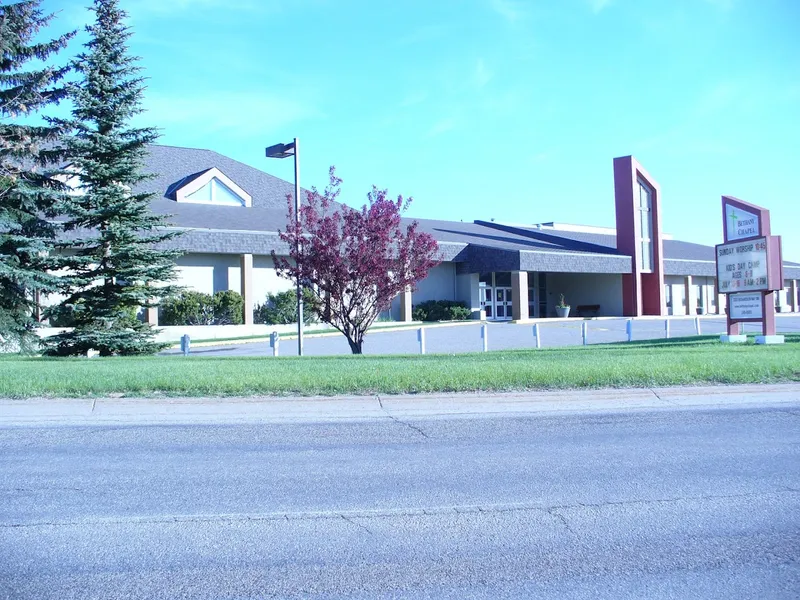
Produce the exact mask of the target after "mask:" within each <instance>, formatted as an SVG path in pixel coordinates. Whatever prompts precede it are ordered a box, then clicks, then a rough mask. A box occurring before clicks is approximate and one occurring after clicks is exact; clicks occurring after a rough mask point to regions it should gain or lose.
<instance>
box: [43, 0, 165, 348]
mask: <svg viewBox="0 0 800 600" xmlns="http://www.w3.org/2000/svg"><path fill="white" fill-rule="evenodd" d="M93 10H94V13H95V15H96V22H95V24H94V25H91V26H89V27H87V31H88V32H89V34H90V36H91V37H90V40H89V42H88V43H87V44H86V46H85V47H86V50H85V52H83V53H82V54H80V55H78V57H77V60H76V63H75V68H76V70H77V71H78V72H79V74H80V75H81V80H80V81H79V82H78V83H77V84H76V85H75V86H74V87H73V93H72V94H71V96H72V100H73V103H74V109H73V112H72V119H71V120H70V121H69V123H68V125H69V126H70V127H71V128H72V130H73V131H74V135H73V136H72V137H71V138H70V139H69V141H68V144H67V145H68V149H69V160H70V162H71V170H72V171H73V172H74V174H75V176H76V177H77V179H78V181H79V185H78V189H77V190H76V192H77V193H76V194H74V195H72V196H70V198H69V200H68V201H67V203H66V209H65V211H64V213H65V216H66V217H67V222H66V224H65V230H66V231H68V232H70V234H69V235H70V236H71V237H72V239H71V240H70V241H69V242H68V244H66V245H65V249H67V250H68V252H65V253H64V255H65V256H64V260H63V266H64V267H65V268H66V269H68V270H69V272H70V273H71V276H70V279H71V283H72V285H73V291H72V293H71V295H69V297H68V298H66V300H65V301H64V306H66V307H69V308H71V309H72V318H73V321H74V325H75V327H74V329H73V330H72V331H70V332H66V333H63V334H60V335H57V336H53V337H51V338H48V340H47V342H48V344H49V349H48V354H52V355H78V354H84V353H86V351H87V350H89V349H90V348H91V349H95V350H97V351H98V352H99V353H100V355H101V356H111V355H115V354H119V355H131V354H145V353H151V352H155V351H157V350H159V349H161V348H162V347H163V345H162V344H157V343H155V342H154V340H153V337H154V335H155V332H154V331H153V329H152V327H151V325H149V324H148V323H144V322H142V321H140V320H138V319H137V318H136V312H137V310H138V309H139V308H140V307H146V306H150V305H152V303H154V302H157V301H158V300H159V299H160V298H163V297H164V296H167V295H169V294H171V293H172V292H173V289H172V288H171V287H170V286H167V285H164V282H168V281H170V280H171V279H173V278H174V259H175V257H176V256H177V254H178V253H176V252H173V251H165V250H160V249H158V244H159V243H161V242H164V241H166V240H168V239H170V238H171V237H173V236H174V233H169V232H165V231H164V230H162V229H160V227H162V226H164V225H166V222H165V219H164V217H163V216H160V215H155V214H153V213H152V212H151V211H150V200H151V199H152V197H153V194H151V193H143V192H140V191H137V189H138V188H139V186H140V184H142V182H144V181H145V180H147V179H148V178H149V177H150V176H149V175H146V174H143V173H142V168H143V162H144V156H145V154H146V152H147V144H149V143H151V142H153V141H155V140H156V138H157V137H158V134H157V132H156V130H155V129H154V128H136V127H132V126H131V125H130V124H129V122H130V120H131V118H132V117H134V116H135V115H137V114H139V113H140V112H142V109H141V108H140V102H141V98H142V94H143V92H144V85H143V78H142V77H140V76H139V75H138V73H139V71H140V67H138V66H137V64H136V63H137V61H138V59H137V58H135V57H132V56H130V55H129V54H128V47H127V43H126V42H127V40H128V38H129V37H130V36H131V31H130V29H129V28H128V27H126V26H125V24H124V19H125V17H126V14H125V12H124V11H122V10H121V9H120V8H119V3H118V0H94V7H93Z"/></svg>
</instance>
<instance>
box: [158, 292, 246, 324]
mask: <svg viewBox="0 0 800 600" xmlns="http://www.w3.org/2000/svg"><path fill="white" fill-rule="evenodd" d="M242 323H244V300H243V299H242V295H241V294H240V293H239V292H234V291H233V290H226V291H224V292H217V293H216V294H214V295H213V296H210V295H208V294H203V293H202V292H194V291H191V290H187V291H185V292H182V293H181V294H180V295H178V296H176V297H175V298H172V299H169V300H166V301H165V302H164V303H162V304H161V316H160V317H159V324H160V325H241V324H242Z"/></svg>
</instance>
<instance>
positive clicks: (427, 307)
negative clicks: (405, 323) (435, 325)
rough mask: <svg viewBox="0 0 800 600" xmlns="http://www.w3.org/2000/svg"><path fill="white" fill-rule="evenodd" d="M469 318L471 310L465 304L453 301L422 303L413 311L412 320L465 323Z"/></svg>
mask: <svg viewBox="0 0 800 600" xmlns="http://www.w3.org/2000/svg"><path fill="white" fill-rule="evenodd" d="M469 316H470V310H469V309H468V308H467V305H466V304H465V303H463V302H454V301H452V300H428V301H426V302H420V303H419V304H417V305H416V306H415V307H414V310H413V311H411V318H412V319H414V320H415V321H465V320H467V319H469Z"/></svg>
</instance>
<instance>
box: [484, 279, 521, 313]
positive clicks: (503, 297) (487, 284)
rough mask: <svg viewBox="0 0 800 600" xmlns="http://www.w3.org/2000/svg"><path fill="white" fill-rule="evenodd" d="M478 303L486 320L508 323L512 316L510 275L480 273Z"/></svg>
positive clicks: (512, 299)
mask: <svg viewBox="0 0 800 600" xmlns="http://www.w3.org/2000/svg"><path fill="white" fill-rule="evenodd" d="M479 292H480V302H481V309H482V310H483V311H484V314H485V315H486V318H487V319H489V320H491V321H510V320H511V319H512V318H513V315H514V309H513V303H514V297H513V292H512V291H511V273H481V275H480V288H479Z"/></svg>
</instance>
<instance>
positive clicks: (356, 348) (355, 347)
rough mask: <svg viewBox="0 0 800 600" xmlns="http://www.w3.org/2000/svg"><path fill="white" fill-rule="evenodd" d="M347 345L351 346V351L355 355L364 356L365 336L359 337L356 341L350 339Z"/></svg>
mask: <svg viewBox="0 0 800 600" xmlns="http://www.w3.org/2000/svg"><path fill="white" fill-rule="evenodd" d="M347 343H348V344H350V351H351V352H352V353H353V354H363V352H362V351H361V346H363V345H364V336H363V335H361V336H358V337H357V338H356V339H352V338H350V337H348V338H347Z"/></svg>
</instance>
